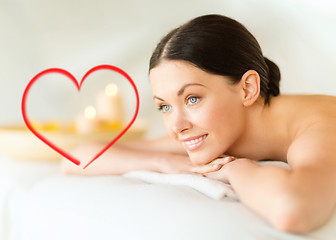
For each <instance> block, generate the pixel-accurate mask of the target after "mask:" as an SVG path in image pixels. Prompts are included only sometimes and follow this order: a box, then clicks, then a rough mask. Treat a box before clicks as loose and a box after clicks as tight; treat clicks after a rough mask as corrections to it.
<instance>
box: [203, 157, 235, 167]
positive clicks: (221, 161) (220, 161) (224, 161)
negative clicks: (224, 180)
mask: <svg viewBox="0 0 336 240" xmlns="http://www.w3.org/2000/svg"><path fill="white" fill-rule="evenodd" d="M234 160H236V158H235V157H232V156H227V157H224V158H218V159H216V160H214V161H212V162H211V163H209V165H211V164H222V165H225V164H227V163H229V162H232V161H234Z"/></svg>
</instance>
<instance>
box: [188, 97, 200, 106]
mask: <svg viewBox="0 0 336 240" xmlns="http://www.w3.org/2000/svg"><path fill="white" fill-rule="evenodd" d="M199 99H200V98H199V97H195V96H192V97H188V98H187V103H188V104H191V105H192V104H195V103H197V102H198V101H199Z"/></svg>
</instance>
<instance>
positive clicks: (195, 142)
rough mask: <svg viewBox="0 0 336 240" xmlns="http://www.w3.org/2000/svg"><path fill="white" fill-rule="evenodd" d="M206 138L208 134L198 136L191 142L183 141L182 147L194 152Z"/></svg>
mask: <svg viewBox="0 0 336 240" xmlns="http://www.w3.org/2000/svg"><path fill="white" fill-rule="evenodd" d="M207 136H208V134H205V135H203V136H200V137H198V138H195V139H193V140H189V141H183V145H184V146H185V148H186V149H187V150H189V151H193V150H196V149H198V148H200V147H201V145H202V144H203V143H204V141H205V139H206V138H207Z"/></svg>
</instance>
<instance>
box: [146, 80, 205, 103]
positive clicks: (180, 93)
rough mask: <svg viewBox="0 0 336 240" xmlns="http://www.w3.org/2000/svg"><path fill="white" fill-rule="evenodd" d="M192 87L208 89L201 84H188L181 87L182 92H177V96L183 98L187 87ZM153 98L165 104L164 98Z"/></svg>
mask: <svg viewBox="0 0 336 240" xmlns="http://www.w3.org/2000/svg"><path fill="white" fill-rule="evenodd" d="M190 86H201V87H206V86H204V85H203V84H200V83H187V84H185V85H183V86H182V87H181V89H180V90H178V91H177V96H178V97H179V96H181V95H182V94H183V93H184V90H185V89H186V88H187V87H190ZM153 98H156V99H158V100H161V101H163V102H164V100H163V99H162V98H159V97H157V96H154V97H153Z"/></svg>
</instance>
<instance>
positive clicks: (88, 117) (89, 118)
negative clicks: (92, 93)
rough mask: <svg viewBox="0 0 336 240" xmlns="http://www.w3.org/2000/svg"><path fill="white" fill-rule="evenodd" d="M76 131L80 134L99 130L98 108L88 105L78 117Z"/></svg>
mask: <svg viewBox="0 0 336 240" xmlns="http://www.w3.org/2000/svg"><path fill="white" fill-rule="evenodd" d="M76 120H77V121H76V131H77V132H78V133H80V134H88V133H93V132H96V131H98V130H99V124H98V121H97V118H96V109H95V108H94V107H93V106H88V107H86V108H85V110H84V114H81V115H80V116H78V117H77V119H76Z"/></svg>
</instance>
